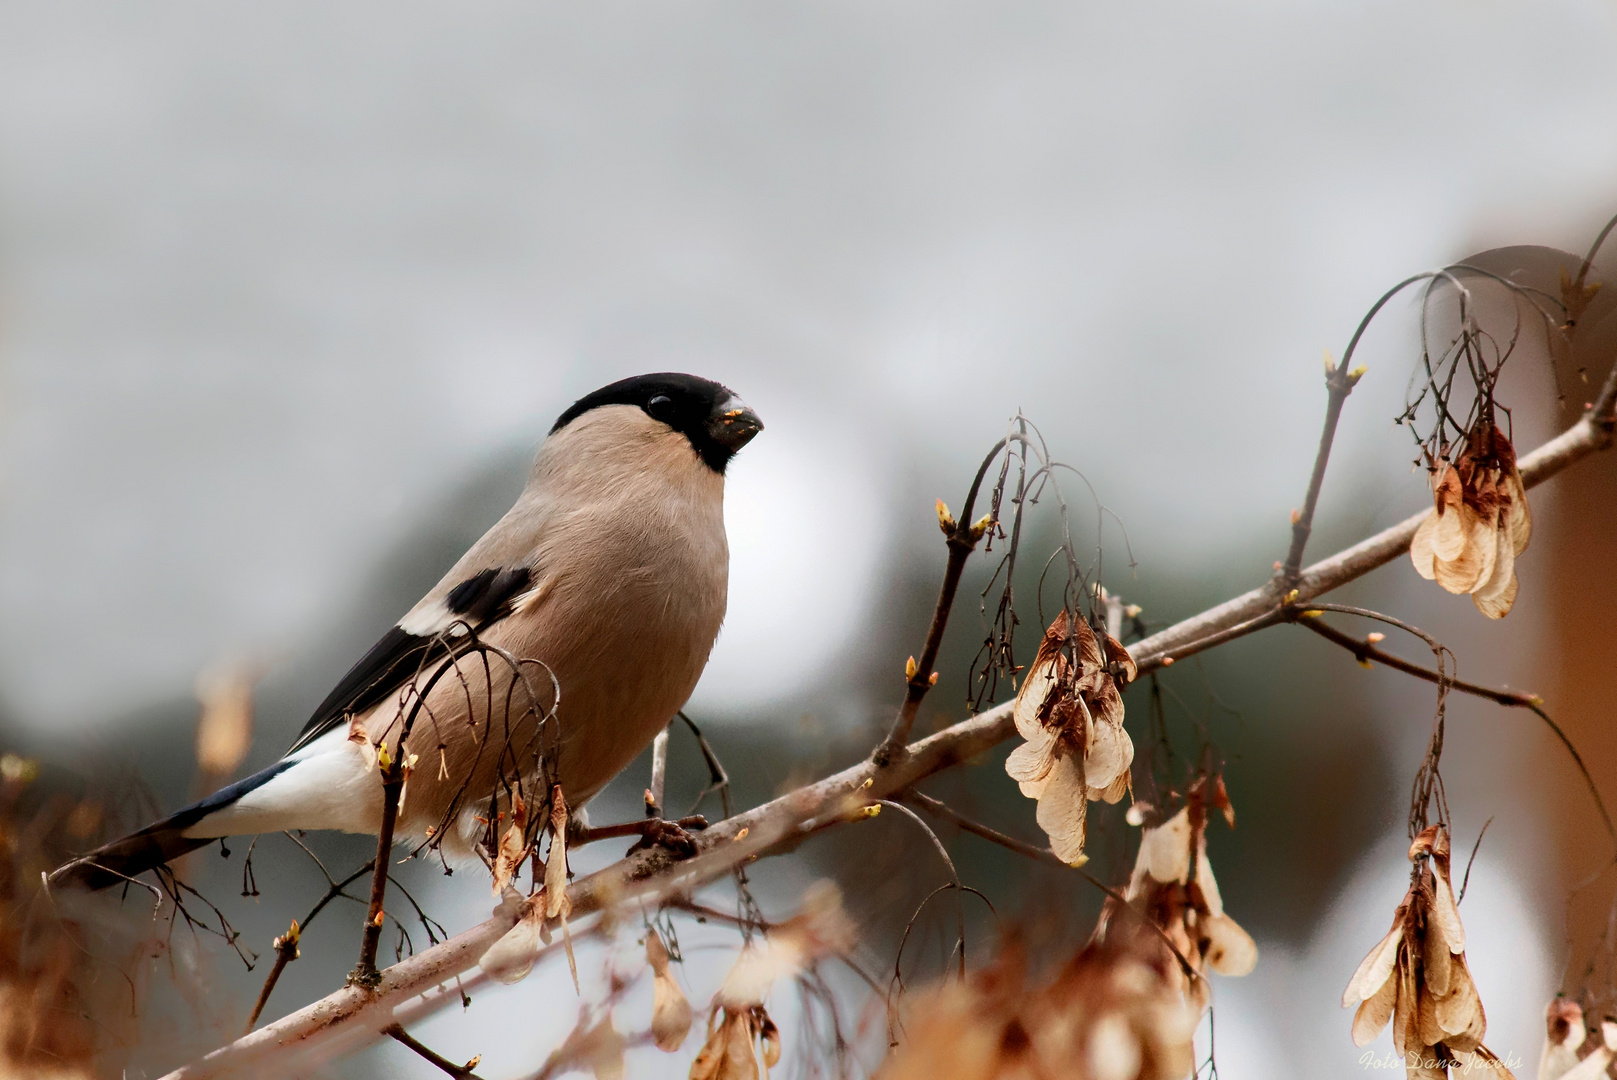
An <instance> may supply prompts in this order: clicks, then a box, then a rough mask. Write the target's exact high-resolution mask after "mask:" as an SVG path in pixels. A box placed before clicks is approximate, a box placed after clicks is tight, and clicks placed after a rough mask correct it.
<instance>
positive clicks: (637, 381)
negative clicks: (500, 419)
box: [550, 371, 764, 476]
mask: <svg viewBox="0 0 1617 1080" xmlns="http://www.w3.org/2000/svg"><path fill="white" fill-rule="evenodd" d="M603 405H632V406H634V407H635V408H638V409H644V410H645V412H646V415H648V416H650V417H651V418H652V419H654V420H660V421H662V422H663V423H665V424H667V425H668V426H669V427H671V428H673V429H674V430H675V431H677V432H679V433H680V434H681V435H684V436H685V437H686V438H687V439H689V440H690V443H691V448H692V449H693V450H695V451H696V453H697V455H698V456H700V457H701V459H702V460H703V461H704V462H705V463H706V464H707V466H708V468H710V469H712V470H713V471H714V472H716V473H718V474H719V475H721V476H722V475H724V469H725V466H726V465H728V464H730V459H731V458H733V457H735V454H736V451H737V450H740V449H741V448H742V447H743V446H745V445H746V444H747V443H748V442H749V441H751V439H752V437H753V436H754V435H756V434H758V432H760V431H762V430H763V427H764V425H763V422H762V421H760V420H759V419H758V415H757V414H756V413H754V412H753V411H752V410H751V409H749V408H747V406H746V405H745V404H743V403H742V401H741V399H740V398H738V397H736V395H735V394H734V393H733V392H731V390H730V388H729V387H727V386H724V385H722V384H720V383H716V382H714V381H713V380H712V379H703V378H700V377H699V376H696V375H682V374H680V373H678V372H673V371H663V372H658V373H657V374H655V375H636V376H634V377H633V378H629V379H620V380H618V381H617V382H615V383H612V384H611V385H610V386H603V387H601V388H600V389H599V390H597V391H595V392H594V393H592V394H586V395H584V396H583V397H581V398H579V399H578V400H577V401H575V402H573V404H572V406H571V407H570V408H568V410H567V411H566V412H564V413H562V414H561V415H560V416H559V417H557V418H556V423H555V424H554V425H553V426H552V427H551V429H550V433H551V434H552V435H554V434H555V433H556V432H558V431H560V430H561V429H562V428H564V427H566V426H567V425H568V424H570V423H572V422H573V421H574V420H577V419H578V418H579V417H580V416H583V415H584V414H585V413H587V412H589V411H590V410H591V409H598V408H600V407H601V406H603Z"/></svg>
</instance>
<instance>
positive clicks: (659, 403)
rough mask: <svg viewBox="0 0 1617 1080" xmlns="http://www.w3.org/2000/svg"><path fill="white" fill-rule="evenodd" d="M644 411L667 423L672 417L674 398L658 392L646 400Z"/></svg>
mask: <svg viewBox="0 0 1617 1080" xmlns="http://www.w3.org/2000/svg"><path fill="white" fill-rule="evenodd" d="M646 412H647V413H649V414H651V416H652V417H653V418H654V419H657V420H661V421H663V422H664V423H667V422H668V421H670V420H672V419H673V417H674V399H673V398H671V397H669V396H668V395H667V394H658V395H657V396H656V397H654V398H652V399H651V400H650V401H648V402H646Z"/></svg>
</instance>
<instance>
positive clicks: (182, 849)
mask: <svg viewBox="0 0 1617 1080" xmlns="http://www.w3.org/2000/svg"><path fill="white" fill-rule="evenodd" d="M291 764H292V763H291V762H290V761H287V760H285V759H283V760H281V761H278V762H276V763H275V764H274V765H271V766H270V767H269V768H267V769H264V770H263V771H262V772H257V773H254V774H253V775H252V776H249V777H247V778H246V779H245V780H239V781H237V782H236V783H234V784H231V785H230V786H228V787H224V788H220V789H219V790H218V791H216V792H214V793H213V794H212V795H209V796H208V797H207V798H206V799H203V800H202V801H201V802H197V803H192V804H191V805H190V806H187V807H185V808H184V809H183V810H176V811H175V812H174V813H172V814H170V815H169V816H168V817H166V818H164V819H163V820H162V821H159V822H157V823H155V824H152V825H148V826H146V827H145V828H144V829H142V830H140V831H139V832H137V833H130V834H129V835H128V836H125V837H123V838H122V839H119V840H114V841H112V842H111V843H110V844H103V845H101V846H100V847H98V848H96V849H95V850H94V851H91V852H87V853H85V854H83V855H80V856H79V857H78V858H76V859H73V860H72V861H71V862H67V863H64V864H62V865H61V866H59V867H57V868H56V869H55V870H53V871H51V875H50V883H51V886H52V887H56V886H63V885H80V886H83V887H84V888H87V889H105V888H107V887H108V886H111V885H116V884H118V883H119V882H123V881H128V880H129V879H131V878H133V877H135V876H137V875H139V874H143V873H145V872H146V871H147V870H153V869H156V868H157V867H159V866H162V865H164V864H165V863H168V862H169V861H171V860H173V859H177V858H179V857H180V856H181V855H184V854H185V853H186V852H189V851H195V850H196V849H197V848H199V847H205V846H206V845H208V844H211V843H213V838H212V837H206V836H204V837H197V836H190V835H187V833H188V832H190V831H191V830H192V829H194V828H195V827H196V826H197V825H199V824H200V823H201V822H202V820H203V819H204V818H206V817H208V816H209V815H210V814H212V813H214V812H215V811H218V810H222V809H224V808H225V807H227V806H230V805H231V804H232V803H234V802H235V801H236V800H237V799H240V798H241V797H242V796H243V795H245V794H247V793H248V792H249V791H252V790H253V789H254V788H258V787H262V786H263V785H264V784H266V783H268V782H269V781H270V780H272V779H273V778H274V777H276V776H277V775H279V774H280V773H282V772H284V771H285V770H286V769H287V767H288V766H289V765H291Z"/></svg>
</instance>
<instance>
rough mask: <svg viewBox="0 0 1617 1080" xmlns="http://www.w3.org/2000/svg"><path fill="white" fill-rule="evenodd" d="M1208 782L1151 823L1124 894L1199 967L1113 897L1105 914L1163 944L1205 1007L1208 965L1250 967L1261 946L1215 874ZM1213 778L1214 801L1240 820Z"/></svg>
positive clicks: (1142, 938) (1152, 943) (1183, 983)
mask: <svg viewBox="0 0 1617 1080" xmlns="http://www.w3.org/2000/svg"><path fill="white" fill-rule="evenodd" d="M1206 786H1207V785H1206V782H1205V781H1197V783H1196V784H1195V785H1194V786H1192V788H1191V792H1190V799H1189V801H1188V803H1187V804H1186V805H1185V806H1184V807H1183V808H1182V809H1180V811H1179V812H1178V813H1176V814H1174V815H1173V816H1172V817H1170V818H1169V819H1168V820H1167V821H1165V822H1163V823H1162V824H1161V825H1158V826H1157V827H1155V828H1147V829H1145V830H1144V832H1143V833H1142V834H1141V836H1140V851H1139V854H1138V856H1136V858H1135V860H1134V872H1133V874H1132V875H1130V877H1129V884H1128V889H1127V891H1126V892H1125V893H1124V898H1125V899H1126V900H1128V902H1129V903H1130V904H1132V905H1133V906H1134V907H1135V908H1136V909H1137V910H1138V911H1139V912H1140V913H1141V914H1142V915H1144V917H1145V918H1147V919H1149V920H1150V921H1151V922H1153V923H1155V924H1156V925H1157V926H1159V927H1161V929H1162V932H1163V934H1164V935H1166V937H1167V938H1168V940H1169V941H1171V942H1172V943H1173V946H1174V948H1176V949H1178V950H1179V954H1180V956H1183V957H1184V958H1185V960H1186V961H1188V962H1189V963H1190V966H1191V967H1192V968H1193V969H1194V971H1195V975H1194V976H1193V975H1190V974H1187V973H1186V972H1185V970H1184V968H1183V967H1182V966H1181V965H1180V964H1179V962H1178V959H1177V958H1176V957H1173V956H1172V955H1171V954H1169V953H1168V950H1167V949H1166V948H1164V946H1163V943H1162V938H1160V937H1158V936H1157V935H1156V934H1155V933H1154V932H1152V931H1150V930H1149V928H1144V927H1140V926H1139V921H1138V920H1137V919H1132V918H1129V917H1127V916H1125V915H1124V914H1123V913H1121V912H1118V911H1116V910H1114V905H1113V904H1112V903H1110V902H1108V905H1107V910H1106V911H1105V912H1104V914H1103V917H1102V922H1101V932H1102V933H1108V934H1113V935H1116V934H1129V933H1131V934H1132V936H1133V937H1134V938H1136V939H1137V940H1138V942H1139V943H1140V947H1141V948H1154V949H1156V950H1157V951H1159V952H1161V953H1162V954H1163V955H1164V957H1165V958H1166V961H1167V968H1168V971H1169V973H1170V974H1169V978H1170V980H1171V982H1172V984H1173V986H1174V988H1175V989H1176V990H1180V991H1183V992H1184V993H1185V995H1186V996H1187V998H1188V999H1189V1000H1190V1001H1191V1003H1192V1004H1194V1005H1195V1007H1196V1010H1197V1012H1198V1013H1200V1011H1201V1010H1202V1009H1205V1008H1206V1007H1207V994H1208V988H1207V979H1206V977H1205V976H1206V972H1208V971H1215V972H1217V973H1218V974H1220V975H1232V976H1239V975H1246V974H1248V973H1250V972H1251V971H1252V968H1253V967H1254V966H1255V965H1256V964H1257V962H1258V947H1257V945H1256V943H1254V942H1253V940H1252V937H1251V935H1249V934H1248V933H1247V932H1246V931H1245V930H1243V929H1241V926H1240V924H1238V923H1237V922H1236V921H1235V920H1234V919H1232V918H1230V917H1229V916H1228V915H1226V914H1225V913H1224V900H1223V898H1222V897H1220V896H1219V893H1218V882H1217V881H1215V880H1214V879H1213V867H1212V864H1211V863H1209V862H1208V861H1207V812H1206V802H1205V798H1206V797H1205V796H1204V791H1205V789H1206ZM1213 786H1214V792H1213V796H1212V797H1213V801H1214V804H1215V805H1220V804H1222V806H1223V808H1224V809H1225V818H1226V820H1229V821H1233V820H1234V817H1235V813H1234V811H1233V810H1231V809H1229V800H1228V799H1227V798H1226V797H1225V796H1224V795H1223V790H1224V784H1223V780H1222V779H1219V780H1217V781H1215V783H1214V785H1213ZM1113 927H1115V929H1112V928H1113Z"/></svg>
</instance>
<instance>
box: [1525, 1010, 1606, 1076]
mask: <svg viewBox="0 0 1617 1080" xmlns="http://www.w3.org/2000/svg"><path fill="white" fill-rule="evenodd" d="M1544 1026H1545V1032H1544V1053H1543V1054H1542V1055H1541V1056H1540V1057H1539V1059H1538V1080H1597V1078H1599V1077H1603V1076H1605V1075H1606V1069H1607V1067H1608V1066H1609V1065H1610V1064H1611V1061H1612V1057H1613V1056H1614V1055H1617V1020H1610V1019H1608V1020H1603V1021H1602V1022H1601V1024H1600V1042H1599V1043H1598V1044H1597V1045H1593V1046H1591V1045H1589V1042H1588V1038H1589V1030H1588V1028H1586V1027H1585V1026H1584V1021H1583V1009H1582V1008H1581V1007H1579V1005H1578V1003H1577V1002H1575V1001H1569V1000H1567V999H1566V998H1562V997H1558V998H1556V999H1555V1000H1554V1001H1552V1002H1550V1005H1549V1008H1547V1009H1545V1010H1544ZM1580 1053H1581V1055H1582V1056H1581V1057H1580V1056H1579V1055H1580Z"/></svg>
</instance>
